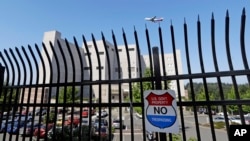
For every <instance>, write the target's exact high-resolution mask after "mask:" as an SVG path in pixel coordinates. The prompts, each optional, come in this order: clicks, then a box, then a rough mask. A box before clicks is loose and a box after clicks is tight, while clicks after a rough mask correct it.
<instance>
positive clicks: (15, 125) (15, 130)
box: [7, 121, 25, 134]
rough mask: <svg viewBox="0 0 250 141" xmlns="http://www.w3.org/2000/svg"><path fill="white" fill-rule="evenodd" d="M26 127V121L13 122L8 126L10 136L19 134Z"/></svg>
mask: <svg viewBox="0 0 250 141" xmlns="http://www.w3.org/2000/svg"><path fill="white" fill-rule="evenodd" d="M23 126H25V122H24V121H13V122H12V123H9V124H8V125H7V132H8V133H9V134H19V129H20V128H22V127H23Z"/></svg>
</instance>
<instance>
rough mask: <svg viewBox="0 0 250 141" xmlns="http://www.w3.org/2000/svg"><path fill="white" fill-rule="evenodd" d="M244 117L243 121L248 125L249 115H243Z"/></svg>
mask: <svg viewBox="0 0 250 141" xmlns="http://www.w3.org/2000/svg"><path fill="white" fill-rule="evenodd" d="M244 118H245V123H246V124H247V125H249V124H250V116H245V117H244Z"/></svg>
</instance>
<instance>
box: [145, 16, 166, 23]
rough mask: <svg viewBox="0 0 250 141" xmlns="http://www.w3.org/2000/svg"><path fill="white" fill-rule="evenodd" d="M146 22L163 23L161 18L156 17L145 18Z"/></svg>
mask: <svg viewBox="0 0 250 141" xmlns="http://www.w3.org/2000/svg"><path fill="white" fill-rule="evenodd" d="M145 20H146V21H151V22H154V23H155V22H161V21H163V18H156V16H154V17H152V18H145Z"/></svg>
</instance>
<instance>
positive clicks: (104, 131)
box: [94, 126, 109, 141]
mask: <svg viewBox="0 0 250 141" xmlns="http://www.w3.org/2000/svg"><path fill="white" fill-rule="evenodd" d="M94 136H95V138H96V139H98V138H99V136H100V138H101V140H102V141H108V140H109V130H108V127H107V126H101V128H95V134H94Z"/></svg>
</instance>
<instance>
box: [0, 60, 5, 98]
mask: <svg viewBox="0 0 250 141" xmlns="http://www.w3.org/2000/svg"><path fill="white" fill-rule="evenodd" d="M4 70H5V67H3V66H2V64H1V63H0V96H1V95H2V88H3V81H4V80H3V79H4Z"/></svg>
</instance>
